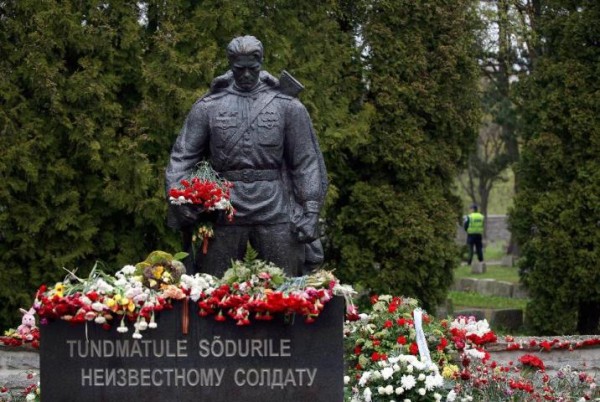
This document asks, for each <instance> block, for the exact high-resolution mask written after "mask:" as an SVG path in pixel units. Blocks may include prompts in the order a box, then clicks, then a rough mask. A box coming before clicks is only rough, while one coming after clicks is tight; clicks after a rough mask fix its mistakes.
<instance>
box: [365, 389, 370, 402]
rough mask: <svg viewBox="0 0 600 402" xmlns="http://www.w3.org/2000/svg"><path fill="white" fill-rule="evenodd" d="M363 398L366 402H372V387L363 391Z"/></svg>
mask: <svg viewBox="0 0 600 402" xmlns="http://www.w3.org/2000/svg"><path fill="white" fill-rule="evenodd" d="M363 398H365V402H371V388H369V387H367V388H365V390H364V391H363Z"/></svg>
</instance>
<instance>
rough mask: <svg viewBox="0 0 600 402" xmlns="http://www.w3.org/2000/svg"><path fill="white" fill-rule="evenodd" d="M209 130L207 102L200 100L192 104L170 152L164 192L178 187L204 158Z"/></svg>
mask: <svg viewBox="0 0 600 402" xmlns="http://www.w3.org/2000/svg"><path fill="white" fill-rule="evenodd" d="M208 139H209V129H208V113H207V101H206V99H201V100H199V101H198V102H196V103H195V104H194V106H193V107H192V110H191V111H190V113H189V114H188V116H187V118H186V119H185V123H184V124H183V127H182V129H181V131H180V132H179V136H178V137H177V140H175V144H174V145H173V148H172V150H171V156H170V159H169V165H168V166H167V170H166V192H167V193H168V192H169V190H170V189H171V188H173V187H176V186H178V185H179V182H180V181H181V180H182V179H184V178H185V177H186V176H187V175H189V173H191V171H192V170H193V169H194V167H195V166H196V164H197V163H198V162H200V160H202V158H203V157H205V156H206V153H207V149H208Z"/></svg>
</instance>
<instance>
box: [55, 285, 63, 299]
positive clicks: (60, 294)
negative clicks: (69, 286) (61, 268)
mask: <svg viewBox="0 0 600 402" xmlns="http://www.w3.org/2000/svg"><path fill="white" fill-rule="evenodd" d="M64 291H65V285H64V284H63V283H62V282H58V283H57V284H56V285H54V294H55V295H57V296H58V297H63V294H64Z"/></svg>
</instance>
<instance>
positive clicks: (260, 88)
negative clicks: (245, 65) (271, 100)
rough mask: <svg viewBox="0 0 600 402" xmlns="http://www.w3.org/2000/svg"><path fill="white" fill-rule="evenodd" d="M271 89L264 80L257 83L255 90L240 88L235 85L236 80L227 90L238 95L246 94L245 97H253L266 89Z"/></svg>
mask: <svg viewBox="0 0 600 402" xmlns="http://www.w3.org/2000/svg"><path fill="white" fill-rule="evenodd" d="M267 89H269V86H268V85H266V84H265V83H264V82H262V81H259V82H258V84H257V85H256V87H254V89H253V90H251V91H242V90H240V89H238V88H237V87H236V85H235V82H233V83H232V84H231V85H230V86H229V87H228V88H227V91H228V92H230V93H232V94H235V95H238V96H244V97H251V96H256V94H258V93H260V92H263V91H265V90H267Z"/></svg>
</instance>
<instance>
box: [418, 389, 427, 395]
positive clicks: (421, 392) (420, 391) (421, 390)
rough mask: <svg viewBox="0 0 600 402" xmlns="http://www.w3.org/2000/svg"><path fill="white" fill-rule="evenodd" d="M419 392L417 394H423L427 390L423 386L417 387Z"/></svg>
mask: <svg viewBox="0 0 600 402" xmlns="http://www.w3.org/2000/svg"><path fill="white" fill-rule="evenodd" d="M417 392H418V393H419V395H421V396H423V395H425V394H426V393H427V391H426V390H425V388H419V390H418V391H417Z"/></svg>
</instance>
